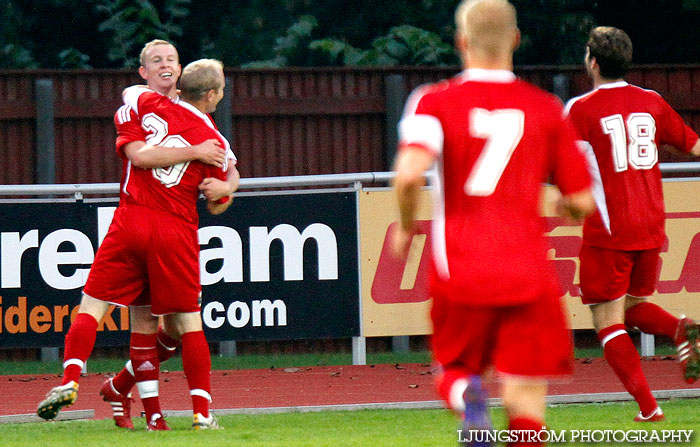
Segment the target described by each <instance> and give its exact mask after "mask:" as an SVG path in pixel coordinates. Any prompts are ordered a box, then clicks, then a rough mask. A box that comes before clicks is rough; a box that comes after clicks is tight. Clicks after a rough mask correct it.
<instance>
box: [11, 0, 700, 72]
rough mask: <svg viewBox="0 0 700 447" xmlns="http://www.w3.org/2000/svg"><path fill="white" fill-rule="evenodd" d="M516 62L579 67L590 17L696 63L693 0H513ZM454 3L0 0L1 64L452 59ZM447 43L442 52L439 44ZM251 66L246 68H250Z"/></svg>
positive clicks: (656, 59)
mask: <svg viewBox="0 0 700 447" xmlns="http://www.w3.org/2000/svg"><path fill="white" fill-rule="evenodd" d="M511 1H512V2H513V3H514V4H515V6H516V8H517V9H518V20H519V26H520V29H521V31H522V43H521V46H520V49H519V50H518V51H517V52H516V55H515V58H516V59H515V62H516V64H518V65H526V64H529V65H534V64H580V63H581V60H582V57H583V43H584V42H585V40H586V36H587V33H588V31H589V30H590V28H591V27H592V26H594V25H612V26H617V27H620V28H622V29H624V30H626V31H627V32H628V33H629V34H630V37H631V38H632V41H633V42H634V45H635V56H634V62H635V63H697V62H698V61H700V27H698V26H697V23H699V22H700V0H614V1H611V0H605V1H604V0H511ZM458 3H459V0H384V1H383V2H377V1H376V0H275V1H270V0H237V1H230V0H197V1H196V2H193V1H191V0H41V1H40V0H0V68H87V67H89V66H93V67H99V68H111V67H125V66H134V65H135V64H136V63H137V62H136V58H137V57H138V53H139V51H140V49H141V47H142V45H143V44H144V43H145V42H147V41H148V40H151V39H153V38H164V39H167V40H170V41H172V42H174V43H175V45H176V46H177V47H178V50H179V52H180V56H181V59H182V61H183V63H186V62H189V61H191V60H194V59H198V58H201V57H215V58H218V59H221V60H222V61H223V62H224V63H225V64H226V65H227V66H230V67H231V66H243V65H245V66H314V65H365V64H367V65H397V64H398V65H403V64H411V65H412V64H421V65H422V64H433V65H435V64H457V63H458V61H457V58H456V56H455V55H454V52H453V51H452V50H451V47H452V43H453V36H454V31H455V26H454V16H453V15H454V10H455V7H456V6H457V4H458ZM448 48H449V49H448ZM251 63H252V64H251Z"/></svg>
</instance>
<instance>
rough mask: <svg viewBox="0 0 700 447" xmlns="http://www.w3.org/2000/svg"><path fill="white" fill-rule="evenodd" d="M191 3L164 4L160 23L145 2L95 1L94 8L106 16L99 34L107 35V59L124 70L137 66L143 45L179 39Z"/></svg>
mask: <svg viewBox="0 0 700 447" xmlns="http://www.w3.org/2000/svg"><path fill="white" fill-rule="evenodd" d="M190 2H191V0H167V1H165V2H164V6H163V7H162V8H161V9H162V11H163V14H162V16H163V17H164V20H162V19H161V13H160V12H159V10H158V8H157V7H156V6H155V4H154V3H153V2H150V1H148V0H116V1H114V0H97V1H96V5H95V9H96V10H97V11H99V12H100V13H101V14H102V15H104V16H106V17H107V18H106V19H105V20H104V21H103V22H101V23H100V25H99V27H98V31H99V32H103V33H107V34H109V36H110V39H111V43H112V45H111V47H110V50H109V53H108V54H107V57H108V58H109V60H111V61H116V62H119V63H121V65H122V66H124V67H137V66H138V65H139V61H138V53H139V52H140V49H141V48H142V47H143V45H144V44H145V43H146V42H148V41H150V40H153V39H165V40H171V39H175V38H176V37H181V36H182V27H181V26H180V23H181V22H182V21H183V20H184V19H185V18H186V17H187V16H188V15H189V9H188V8H189V4H190Z"/></svg>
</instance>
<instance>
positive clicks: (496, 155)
mask: <svg viewBox="0 0 700 447" xmlns="http://www.w3.org/2000/svg"><path fill="white" fill-rule="evenodd" d="M469 123H470V124H469V133H470V134H471V136H472V137H476V138H485V139H486V144H485V145H484V148H483V149H482V151H481V154H480V155H479V158H478V159H477V160H476V163H475V164H474V168H473V169H472V171H471V173H470V174H469V178H467V182H466V183H465V184H464V192H466V193H467V194H468V195H470V196H482V197H483V196H490V195H491V194H493V192H494V191H495V190H496V185H498V181H499V180H500V179H501V175H503V171H504V170H505V169H506V166H507V165H508V162H509V161H510V157H511V155H513V151H514V150H515V148H516V147H517V146H518V143H520V139H521V138H522V137H523V130H524V127H525V113H523V111H522V110H517V109H502V110H493V111H489V110H485V109H472V111H471V114H470V116H469Z"/></svg>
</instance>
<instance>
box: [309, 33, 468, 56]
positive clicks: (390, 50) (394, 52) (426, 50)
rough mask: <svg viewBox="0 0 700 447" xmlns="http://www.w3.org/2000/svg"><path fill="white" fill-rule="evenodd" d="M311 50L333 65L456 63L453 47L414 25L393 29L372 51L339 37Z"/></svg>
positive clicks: (311, 46) (318, 43) (322, 41)
mask: <svg viewBox="0 0 700 447" xmlns="http://www.w3.org/2000/svg"><path fill="white" fill-rule="evenodd" d="M309 49H311V50H317V51H320V52H322V53H324V54H326V55H327V57H328V60H329V62H330V63H331V64H336V63H337V64H340V65H384V66H391V65H456V64H457V59H456V57H455V54H454V52H453V50H452V46H451V45H449V44H446V43H445V42H443V41H442V40H441V39H440V36H438V35H437V34H435V33H431V32H429V31H425V30H422V29H420V28H416V27H414V26H410V25H403V26H397V27H394V28H391V30H389V34H387V35H386V36H382V37H378V38H376V39H375V40H374V41H373V42H372V47H371V48H370V49H368V50H361V49H357V48H355V47H353V46H352V45H350V44H348V43H347V42H344V41H340V40H337V39H320V40H315V41H313V42H311V43H310V44H309Z"/></svg>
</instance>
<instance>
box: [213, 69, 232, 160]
mask: <svg viewBox="0 0 700 447" xmlns="http://www.w3.org/2000/svg"><path fill="white" fill-rule="evenodd" d="M232 108H233V86H232V85H231V78H226V86H224V97H223V98H222V99H221V102H219V105H218V106H217V107H216V111H215V112H214V121H216V126H217V127H218V128H219V132H221V135H223V136H224V137H225V138H226V139H227V140H228V141H229V143H232V139H233V112H232ZM235 153H236V152H235V151H234V154H235Z"/></svg>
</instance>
